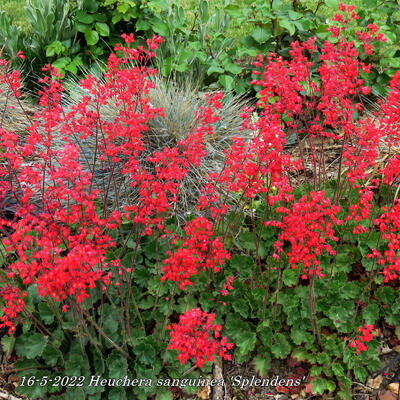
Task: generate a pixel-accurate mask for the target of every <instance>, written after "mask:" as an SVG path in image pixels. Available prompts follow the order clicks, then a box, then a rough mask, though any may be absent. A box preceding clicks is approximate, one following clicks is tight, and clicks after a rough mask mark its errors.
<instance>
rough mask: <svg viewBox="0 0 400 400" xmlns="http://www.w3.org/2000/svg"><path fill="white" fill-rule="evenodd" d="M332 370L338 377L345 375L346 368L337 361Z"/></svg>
mask: <svg viewBox="0 0 400 400" xmlns="http://www.w3.org/2000/svg"><path fill="white" fill-rule="evenodd" d="M332 371H333V372H334V374H335V375H336V376H338V377H341V376H344V369H343V366H342V365H341V364H338V363H335V364H333V365H332Z"/></svg>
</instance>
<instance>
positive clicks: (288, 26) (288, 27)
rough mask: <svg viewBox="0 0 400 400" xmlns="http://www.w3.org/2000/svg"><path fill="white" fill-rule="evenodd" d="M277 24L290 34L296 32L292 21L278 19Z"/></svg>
mask: <svg viewBox="0 0 400 400" xmlns="http://www.w3.org/2000/svg"><path fill="white" fill-rule="evenodd" d="M278 23H279V26H280V27H281V28H285V29H286V30H287V31H288V32H289V34H290V35H294V33H295V32H296V27H295V25H294V24H293V22H291V21H288V20H287V19H278Z"/></svg>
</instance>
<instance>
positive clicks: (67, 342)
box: [0, 4, 400, 399]
mask: <svg viewBox="0 0 400 400" xmlns="http://www.w3.org/2000/svg"><path fill="white" fill-rule="evenodd" d="M340 11H341V13H339V14H338V15H336V16H335V17H334V21H336V22H334V24H333V25H332V26H331V27H330V28H329V32H330V33H331V40H330V41H328V40H327V41H326V42H325V43H324V45H323V47H322V48H321V49H320V54H321V56H320V57H319V59H318V61H316V60H315V57H314V53H316V51H317V47H316V44H315V41H316V39H315V38H310V39H309V40H307V41H306V42H303V43H298V42H293V43H292V44H291V50H290V56H291V59H290V61H284V60H283V59H282V57H280V56H277V55H275V54H273V53H270V54H268V55H266V57H263V56H261V55H259V57H258V60H257V62H256V63H255V67H256V71H255V74H256V76H257V78H258V79H255V80H254V81H253V82H252V84H254V85H257V86H261V87H262V89H261V91H260V99H259V102H258V104H257V107H258V114H259V118H258V119H257V120H256V121H254V120H253V119H252V113H253V111H254V108H251V107H245V108H244V109H243V110H242V113H241V117H242V118H243V124H242V128H241V129H249V130H251V131H252V132H253V137H252V138H251V139H250V140H249V141H245V140H244V139H243V138H242V137H241V136H240V135H237V136H234V137H233V138H232V143H231V145H229V146H227V148H226V149H225V150H224V157H225V159H224V163H223V164H221V165H220V167H219V170H217V171H215V172H211V173H209V174H208V176H206V177H205V179H204V181H202V182H200V183H199V185H201V188H200V193H201V195H200V196H199V198H198V203H197V205H196V209H197V211H198V213H199V214H198V215H196V216H193V217H192V218H188V221H187V222H186V224H185V225H184V226H183V227H180V226H179V224H178V223H177V214H176V211H175V210H174V205H176V204H178V201H179V196H180V194H181V193H180V190H181V187H182V183H183V181H184V179H185V177H186V176H187V175H188V174H189V173H190V171H191V170H193V169H195V168H199V166H200V165H201V162H202V160H203V158H204V157H206V156H207V147H206V142H207V139H208V138H209V137H212V136H213V134H214V133H215V131H214V127H215V126H216V124H217V123H218V122H219V120H220V116H219V111H220V110H221V107H222V99H223V95H222V93H219V92H218V93H214V94H212V95H208V96H207V97H206V99H207V104H206V105H205V106H201V107H200V109H199V110H198V113H197V116H196V118H197V119H196V126H194V127H193V129H192V130H191V131H190V132H188V133H187V135H185V137H183V138H181V139H179V140H178V141H177V143H176V144H174V145H170V146H167V145H166V146H165V147H164V148H162V149H157V150H154V151H152V146H151V140H149V138H148V132H149V126H150V125H151V123H150V121H152V120H155V119H157V118H162V117H163V113H164V110H163V109H162V108H159V107H156V106H154V105H153V104H152V103H151V102H150V101H149V93H150V91H151V89H152V88H153V86H154V83H153V81H152V79H151V76H154V75H155V74H156V71H155V70H154V69H151V68H149V66H148V65H149V60H150V59H151V58H152V57H153V56H154V51H155V50H156V48H157V46H158V45H159V44H160V43H161V42H162V39H161V38H160V37H158V36H154V37H153V39H149V40H147V47H146V48H145V47H138V48H137V49H135V48H134V47H132V43H133V42H134V36H133V35H129V36H128V35H122V37H123V38H124V40H125V45H124V46H122V45H120V44H119V45H117V46H116V47H115V53H112V54H111V55H110V57H109V61H108V65H107V72H106V73H105V74H104V76H103V79H100V78H97V77H95V76H91V75H88V76H87V77H86V78H85V79H83V80H82V81H81V82H80V84H81V87H82V89H84V91H85V94H84V95H83V96H82V98H81V99H80V101H78V102H77V103H76V104H75V105H73V106H72V107H71V109H69V110H68V111H67V112H66V110H65V109H64V108H63V106H62V103H61V99H62V93H63V91H64V89H63V85H62V81H61V79H60V75H59V74H58V72H57V71H56V70H55V69H54V68H52V67H51V66H49V65H48V66H46V67H45V68H44V72H48V74H49V76H46V77H45V78H43V79H42V80H41V83H43V84H44V86H43V90H42V91H41V92H40V95H41V100H40V105H41V107H42V109H41V110H42V111H41V113H37V114H35V115H34V116H33V118H32V119H31V120H30V121H29V123H28V124H27V128H26V131H27V133H28V134H27V135H26V136H25V137H24V138H23V139H22V138H21V137H19V135H16V134H15V133H13V132H12V131H6V130H4V129H1V130H0V133H1V135H0V199H1V200H3V201H7V199H13V201H12V204H13V208H14V209H13V213H12V215H10V214H7V215H6V214H4V213H2V214H0V217H1V219H0V227H1V231H2V234H3V236H4V237H3V239H2V244H1V247H0V250H1V257H2V267H1V275H0V293H1V298H2V304H3V305H2V315H1V327H5V328H7V329H8V333H9V335H11V336H10V337H6V339H5V340H2V344H3V346H5V347H6V348H7V349H8V351H9V352H12V351H13V349H14V348H15V350H16V353H17V354H18V355H19V356H20V357H21V359H20V360H19V361H18V362H17V363H16V366H15V368H17V369H21V370H23V371H26V370H29V371H31V372H30V373H31V374H32V375H35V376H36V377H37V378H38V379H39V380H40V382H41V384H40V385H39V384H34V383H33V384H29V385H21V386H20V387H19V388H18V390H19V391H20V392H21V393H25V394H27V395H29V396H30V397H38V396H39V397H45V398H56V397H57V398H66V399H69V398H72V397H74V398H82V399H84V398H86V396H87V395H88V394H90V395H93V397H94V398H98V399H99V398H109V399H118V398H122V399H125V398H127V396H128V398H130V397H129V396H132V392H134V393H135V396H136V397H138V398H143V399H146V398H148V397H149V396H151V395H153V394H155V393H156V394H157V398H161V399H172V393H171V391H170V390H167V388H165V387H161V388H160V387H156V386H155V385H154V382H156V378H157V377H161V378H180V377H182V376H188V377H193V378H195V377H198V376H199V374H200V373H202V374H204V373H208V372H210V370H211V366H212V362H213V361H214V360H215V357H216V356H217V357H218V356H219V357H223V358H224V359H226V360H228V359H230V358H231V357H232V352H231V350H233V351H234V356H235V358H236V360H237V361H238V362H245V361H249V360H250V359H251V358H253V361H254V365H255V368H256V370H257V372H258V373H259V374H260V375H266V373H267V372H268V370H269V361H270V358H271V357H272V356H274V357H278V358H282V359H286V358H287V357H288V356H290V357H291V358H292V359H295V360H297V362H302V361H307V362H308V363H309V364H311V365H312V368H311V369H310V371H309V377H310V379H311V380H312V382H313V385H312V391H313V393H314V394H315V393H323V392H324V391H326V390H328V391H331V392H332V391H334V390H336V388H337V396H338V398H342V399H346V398H350V395H351V378H352V374H354V375H355V376H356V378H357V379H360V380H365V379H366V376H367V370H366V369H365V366H366V367H367V368H369V369H371V370H376V369H378V368H379V360H378V355H377V352H376V349H377V347H378V345H379V343H378V342H377V340H376V339H374V337H377V336H379V332H378V331H377V330H374V328H375V325H376V324H377V323H382V324H386V326H389V328H390V329H392V330H393V331H394V330H395V328H394V327H395V326H396V325H398V324H399V323H400V302H399V297H398V296H397V293H398V273H399V271H400V256H399V255H398V250H399V245H400V232H399V211H400V208H399V204H400V203H399V200H398V199H397V195H398V190H397V189H396V187H397V186H396V185H397V181H398V178H399V176H400V170H399V166H400V164H399V162H398V156H396V155H395V154H394V153H390V155H389V162H388V163H387V164H386V165H385V166H382V168H380V175H379V177H375V178H373V179H369V176H368V171H369V170H370V169H371V168H373V169H375V168H379V167H377V164H376V160H377V157H378V146H379V143H380V142H381V141H385V142H386V143H387V145H388V147H390V148H393V147H394V146H396V145H397V143H398V140H399V132H400V131H399V130H398V122H399V121H398V115H399V113H398V112H397V111H396V110H398V108H399V102H398V101H399V93H400V74H399V73H397V74H396V75H395V76H394V78H393V80H392V82H391V84H390V89H391V91H390V93H389V95H388V97H387V99H386V101H385V103H384V104H382V107H381V110H380V114H379V116H378V114H376V116H375V120H373V119H371V118H367V119H364V120H358V119H356V118H354V115H355V110H360V109H361V108H362V105H361V103H360V102H359V101H358V100H359V99H360V95H361V94H366V93H368V92H369V90H370V89H369V87H368V86H366V85H365V84H364V82H363V79H362V78H361V72H364V73H368V71H369V68H370V66H369V65H366V64H365V63H363V61H361V60H360V56H359V53H358V51H357V50H356V47H355V43H354V42H349V41H348V40H347V39H346V27H347V26H348V23H349V22H350V20H351V19H353V20H357V14H356V13H355V11H354V7H353V6H345V5H344V4H341V5H340ZM357 40H358V41H359V43H358V44H359V45H362V46H363V48H364V50H365V52H366V53H369V52H371V51H372V50H373V43H374V42H376V41H384V40H385V39H384V37H383V36H382V35H381V34H380V33H378V28H377V27H376V25H374V24H370V25H369V26H368V28H367V30H366V31H364V32H358V33H357ZM20 57H23V55H22V54H20ZM132 61H134V62H135V63H136V64H135V65H132V63H131V62H132ZM314 64H317V65H314ZM8 65H9V64H8V62H7V61H5V60H1V68H2V70H1V74H0V79H1V83H2V84H3V85H7V86H8V87H9V88H10V90H9V91H8V92H4V93H3V95H5V96H6V98H8V97H12V96H14V97H15V98H18V97H19V93H18V90H19V86H20V82H19V78H20V77H19V73H18V72H17V71H10V70H9V69H8ZM316 67H317V73H311V71H312V70H314V69H315V68H316ZM108 104H113V105H115V106H116V107H118V109H119V113H118V115H116V116H115V118H113V119H111V120H110V119H106V118H104V116H103V115H102V113H101V112H100V110H101V107H102V106H107V105H108ZM293 134H295V136H296V139H297V142H298V146H299V148H300V155H301V156H300V158H298V159H296V158H295V157H293V156H291V155H290V154H288V153H287V152H286V151H285V144H286V141H287V138H288V137H290V136H291V135H293ZM88 138H90V140H91V141H92V143H93V142H94V143H96V144H97V146H96V147H95V149H94V152H95V155H96V156H95V157H94V160H96V161H97V160H98V162H99V165H100V168H101V169H102V170H104V171H107V176H108V178H109V179H108V182H103V183H102V184H100V183H97V184H95V182H94V180H96V179H98V180H101V179H102V176H99V175H97V176H96V171H97V172H98V167H96V168H95V167H94V165H92V166H91V163H90V162H89V163H88V164H87V165H86V167H85V168H84V167H83V165H82V163H81V162H80V157H82V154H80V145H79V143H84V141H86V140H88ZM60 140H62V141H64V142H65V145H64V146H62V147H61V148H60V146H59V144H60ZM81 141H82V142H81ZM329 141H333V142H335V143H338V144H340V149H341V150H340V167H339V169H338V171H337V176H336V178H335V179H333V180H329V179H328V178H327V176H326V165H325V164H326V163H325V159H324V157H323V154H324V149H325V148H326V146H327V145H328V142H329ZM305 142H307V143H308V149H310V150H309V151H304V148H303V147H302V146H304V143H305ZM142 154H146V157H145V159H144V158H143V157H141V155H142ZM28 158H30V159H33V160H34V161H33V162H27V159H28ZM306 163H311V165H312V170H313V177H312V179H311V181H310V184H309V185H302V186H298V185H296V183H295V180H296V177H297V176H299V174H302V173H303V172H304V170H305V169H304V165H305V164H306ZM117 174H122V175H123V176H126V177H128V179H129V182H130V183H129V184H130V186H131V187H133V188H135V189H136V190H137V193H138V194H139V197H138V198H137V200H136V201H135V202H134V203H132V204H123V206H122V207H119V206H120V204H119V199H118V193H119V190H118V185H119V182H120V180H118V176H116V175H117ZM112 186H114V187H113V192H112V193H113V196H115V198H114V199H113V200H114V202H115V208H114V209H112V208H111V209H110V206H109V202H108V196H109V193H111V187H112ZM38 195H39V197H40V199H41V204H40V205H38V203H37V201H36V200H37V196H38ZM357 274H358V275H357ZM378 293H380V297H378ZM378 299H380V300H378ZM380 321H383V322H380ZM397 334H398V332H397ZM225 335H226V336H225ZM76 337H77V338H78V339H79V341H76V340H74V339H75V338H76ZM10 338H15V339H16V340H15V344H14V341H13V340H12V339H10ZM233 343H234V345H235V346H234V345H233ZM354 348H355V349H354ZM356 357H358V358H356ZM38 360H40V361H39V362H40V365H38ZM188 362H189V363H191V364H193V366H192V367H188V366H187V365H186V364H187V363H188ZM309 364H308V365H309ZM38 367H40V368H38ZM43 367H45V368H46V367H48V370H44V369H43ZM201 368H202V370H201V371H200V369H201ZM23 374H24V375H23V376H25V375H26V373H25V372H24V373H23ZM99 374H103V375H104V376H107V377H109V378H121V379H122V378H123V377H124V376H132V377H136V378H138V379H148V381H149V382H150V383H151V384H150V385H145V386H143V387H138V386H134V385H133V386H132V385H130V386H129V387H104V386H90V385H89V386H88V385H83V386H78V385H75V386H74V385H71V386H70V387H66V386H64V387H60V386H58V387H57V386H54V385H51V384H50V383H49V384H48V380H49V377H52V379H53V378H55V377H56V376H64V375H65V376H67V375H76V376H82V377H88V376H91V375H99ZM21 376H22V375H21ZM334 378H335V379H334ZM29 382H31V383H32V381H29ZM42 383H43V384H42ZM186 389H187V390H193V388H186ZM194 389H196V388H194Z"/></svg>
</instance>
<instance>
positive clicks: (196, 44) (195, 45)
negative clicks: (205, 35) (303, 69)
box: [168, 41, 201, 393]
mask: <svg viewBox="0 0 400 400" xmlns="http://www.w3.org/2000/svg"><path fill="white" fill-rule="evenodd" d="M188 45H189V47H190V48H191V49H193V50H197V51H198V50H200V49H201V43H200V42H199V41H196V42H188ZM168 393H171V392H168Z"/></svg>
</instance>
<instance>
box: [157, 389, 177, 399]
mask: <svg viewBox="0 0 400 400" xmlns="http://www.w3.org/2000/svg"><path fill="white" fill-rule="evenodd" d="M156 400H173V396H172V392H171V391H169V390H168V389H162V390H159V391H157V397H156Z"/></svg>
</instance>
